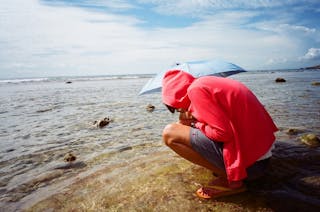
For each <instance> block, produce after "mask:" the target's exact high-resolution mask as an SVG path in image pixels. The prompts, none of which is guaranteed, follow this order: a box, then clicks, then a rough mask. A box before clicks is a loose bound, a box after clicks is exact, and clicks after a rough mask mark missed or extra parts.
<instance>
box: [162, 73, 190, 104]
mask: <svg viewBox="0 0 320 212" xmlns="http://www.w3.org/2000/svg"><path fill="white" fill-rule="evenodd" d="M194 80H195V78H194V77H193V76H192V75H191V74H189V73H187V72H184V71H181V70H170V71H167V72H166V73H165V75H164V77H163V79H162V101H163V103H164V104H166V105H169V106H171V107H174V108H183V109H185V110H187V109H188V108H189V106H190V100H189V97H188V95H187V90H188V88H189V86H190V85H191V83H192V82H193V81H194Z"/></svg>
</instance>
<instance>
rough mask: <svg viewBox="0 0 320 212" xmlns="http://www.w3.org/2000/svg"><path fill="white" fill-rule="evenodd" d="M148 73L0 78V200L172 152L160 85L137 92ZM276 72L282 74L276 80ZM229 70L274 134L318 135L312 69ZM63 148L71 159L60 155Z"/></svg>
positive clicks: (22, 204) (24, 201)
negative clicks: (158, 90) (167, 142)
mask: <svg viewBox="0 0 320 212" xmlns="http://www.w3.org/2000/svg"><path fill="white" fill-rule="evenodd" d="M150 77H151V76H150V75H126V76H98V77H96V76H95V77H55V78H37V79H10V80H0V102H1V103H0V123H1V124H0V208H4V209H6V210H9V211H10V210H12V211H13V210H20V209H27V208H28V207H31V206H32V205H33V204H35V203H37V202H39V201H41V200H44V199H45V198H48V197H50V196H52V195H54V194H57V193H59V192H61V191H62V190H63V189H64V188H65V187H68V186H70V185H72V184H74V183H77V182H78V181H79V180H80V179H83V178H85V177H87V176H90V175H92V174H94V173H95V172H98V171H99V170H102V169H104V168H106V167H113V168H112V172H110V175H109V177H111V175H115V174H117V173H118V174H121V173H123V172H122V171H123V170H124V167H126V169H127V168H129V169H130V167H131V168H132V169H136V168H137V166H135V165H133V164H134V161H137V160H139V161H143V160H145V161H148V160H149V156H150V154H155V155H158V156H157V157H160V159H159V160H160V161H161V158H163V159H164V158H166V157H174V156H173V154H171V153H168V154H167V152H168V151H169V150H168V148H167V147H165V146H164V145H163V144H162V138H161V133H162V129H163V128H164V126H165V125H166V124H167V123H170V122H174V121H176V120H177V114H171V113H170V112H169V111H167V109H166V108H165V106H164V105H163V104H162V102H161V95H160V93H153V94H146V95H142V96H138V93H139V91H140V89H141V88H142V87H143V85H144V84H145V83H146V82H147V81H148V80H149V79H150ZM278 77H281V78H284V79H285V80H286V82H285V83H276V82H275V79H276V78H278ZM230 78H233V79H236V80H239V81H241V82H243V83H244V84H246V85H247V86H248V87H249V88H250V89H251V90H252V91H253V92H254V93H255V94H256V96H257V97H258V99H259V100H260V101H261V102H262V104H263V105H264V106H265V107H266V109H267V110H268V112H269V113H270V115H271V116H272V118H273V120H274V121H275V123H276V125H277V126H278V128H279V129H280V131H279V132H278V133H277V140H280V141H282V140H285V141H286V140H289V141H290V142H298V141H297V140H292V139H291V140H290V138H289V137H288V136H287V134H286V131H287V130H288V129H290V128H294V129H301V130H303V131H304V132H312V133H315V134H317V135H320V86H315V85H313V84H312V82H320V71H318V70H287V71H283V70H281V71H277V70H273V71H249V72H245V73H241V74H237V75H233V76H231V77H230ZM148 104H152V105H154V106H155V110H154V111H153V112H148V111H147V110H146V106H147V105H148ZM106 117H108V118H109V119H111V120H112V121H111V122H110V123H109V124H108V125H107V126H105V127H103V128H99V127H97V126H96V125H94V122H95V121H96V120H101V119H104V118H106ZM67 153H72V154H73V155H75V156H76V157H77V159H76V161H75V162H73V163H71V164H69V163H67V162H65V161H64V156H65V155H66V154H67ZM161 153H165V154H161ZM119 164H122V165H119ZM124 164H125V165H124ZM157 168H158V169H161V168H162V165H161V164H156V163H155V164H154V167H153V169H157ZM107 176H108V174H107ZM126 177H127V178H126V179H132V178H135V177H136V175H135V172H130V173H129V174H127V176H126ZM113 179H114V178H113ZM115 179H117V178H115ZM113 183H115V184H117V183H119V182H114V181H112V182H109V184H110V185H112V184H113Z"/></svg>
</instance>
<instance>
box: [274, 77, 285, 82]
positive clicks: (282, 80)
mask: <svg viewBox="0 0 320 212" xmlns="http://www.w3.org/2000/svg"><path fill="white" fill-rule="evenodd" d="M275 82H286V80H285V79H284V78H281V77H278V78H277V79H276V80H275Z"/></svg>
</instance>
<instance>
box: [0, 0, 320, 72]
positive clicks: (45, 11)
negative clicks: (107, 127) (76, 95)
mask: <svg viewBox="0 0 320 212" xmlns="http://www.w3.org/2000/svg"><path fill="white" fill-rule="evenodd" d="M319 20H320V1H319V0H305V1H301V0H282V1H279V0H250V1H244V0H230V1H227V0H131V1H130V0H104V1H103V0H78V1H77V0H68V1H67V0H2V1H1V7H0V47H1V48H0V78H13V77H44V76H63V75H69V76H70V75H81V76H82V75H108V74H143V73H157V72H159V71H161V70H163V69H166V68H167V67H169V66H170V65H171V64H173V63H175V62H182V61H194V60H203V59H211V58H220V59H224V60H228V61H230V62H233V63H235V64H237V65H239V66H241V67H243V68H245V69H247V70H262V69H286V68H300V67H305V66H312V65H316V64H320V26H319V25H320V24H319V23H320V21H319Z"/></svg>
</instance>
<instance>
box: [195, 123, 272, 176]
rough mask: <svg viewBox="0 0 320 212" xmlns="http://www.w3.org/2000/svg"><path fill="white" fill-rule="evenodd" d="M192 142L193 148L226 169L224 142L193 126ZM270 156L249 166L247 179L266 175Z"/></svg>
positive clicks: (215, 164)
mask: <svg viewBox="0 0 320 212" xmlns="http://www.w3.org/2000/svg"><path fill="white" fill-rule="evenodd" d="M190 143H191V146H192V148H193V149H194V150H195V151H196V152H198V153H199V154H200V155H201V156H202V157H204V158H205V159H206V160H207V161H209V162H210V163H211V164H213V165H214V166H215V167H217V168H220V169H222V170H225V169H226V168H225V165H224V161H223V153H222V152H223V142H216V141H213V140H210V139H209V138H208V137H207V136H206V135H204V134H203V133H202V132H201V131H200V130H199V129H197V128H191V130H190ZM269 161H270V158H267V159H264V160H260V161H257V162H255V163H254V164H253V165H252V166H250V167H248V168H247V175H248V177H247V179H246V180H253V179H256V178H258V177H260V176H262V175H264V173H265V171H266V169H267V167H268V165H269Z"/></svg>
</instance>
